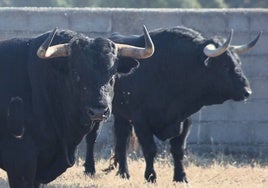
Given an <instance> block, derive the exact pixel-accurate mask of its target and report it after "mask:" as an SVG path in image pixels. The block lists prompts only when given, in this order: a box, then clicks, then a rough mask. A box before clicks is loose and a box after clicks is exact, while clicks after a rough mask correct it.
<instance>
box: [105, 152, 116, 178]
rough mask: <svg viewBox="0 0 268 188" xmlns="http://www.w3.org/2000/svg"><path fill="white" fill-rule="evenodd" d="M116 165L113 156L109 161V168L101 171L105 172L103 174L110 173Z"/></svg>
mask: <svg viewBox="0 0 268 188" xmlns="http://www.w3.org/2000/svg"><path fill="white" fill-rule="evenodd" d="M117 163H118V159H117V157H116V154H113V155H112V157H111V158H110V159H109V166H108V168H105V169H103V170H102V171H103V172H105V174H108V173H110V172H111V171H113V170H114V169H116V167H117Z"/></svg>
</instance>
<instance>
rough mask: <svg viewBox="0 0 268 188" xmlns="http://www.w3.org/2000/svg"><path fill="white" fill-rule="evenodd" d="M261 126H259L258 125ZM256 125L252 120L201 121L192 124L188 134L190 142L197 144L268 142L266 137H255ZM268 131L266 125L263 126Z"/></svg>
mask: <svg viewBox="0 0 268 188" xmlns="http://www.w3.org/2000/svg"><path fill="white" fill-rule="evenodd" d="M260 127H261V126H260ZM255 128H256V126H254V125H252V122H228V121H217V122H201V123H200V124H193V128H192V130H191V133H190V135H189V139H188V140H189V142H190V143H198V144H211V145H213V144H250V143H257V142H259V141H264V142H268V137H266V138H262V139H261V140H259V137H256V134H255V132H258V131H256V129H257V128H256V129H255ZM262 128H264V129H263V130H264V131H268V126H266V127H263V126H262Z"/></svg>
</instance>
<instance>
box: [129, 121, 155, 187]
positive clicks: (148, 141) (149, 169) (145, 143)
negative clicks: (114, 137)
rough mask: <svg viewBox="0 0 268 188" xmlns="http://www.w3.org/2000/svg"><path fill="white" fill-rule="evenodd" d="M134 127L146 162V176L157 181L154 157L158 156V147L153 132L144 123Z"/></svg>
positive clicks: (149, 180)
mask: <svg viewBox="0 0 268 188" xmlns="http://www.w3.org/2000/svg"><path fill="white" fill-rule="evenodd" d="M134 127H135V132H136V135H137V137H138V139H139V143H140V144H141V147H142V151H143V155H144V158H145V162H146V169H145V174H144V177H145V179H146V180H147V181H148V182H151V183H155V182H156V178H157V177H156V172H155V170H154V158H155V156H156V152H157V147H156V144H155V142H154V138H153V133H152V132H151V130H150V129H149V128H148V127H146V126H144V125H139V127H138V126H134Z"/></svg>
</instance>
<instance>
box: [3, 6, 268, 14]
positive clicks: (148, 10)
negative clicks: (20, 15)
mask: <svg viewBox="0 0 268 188" xmlns="http://www.w3.org/2000/svg"><path fill="white" fill-rule="evenodd" d="M0 11H27V12H42V11H60V12H61V11H92V12H94V11H96V12H99V11H101V12H200V13H204V12H219V13H220V12H238V13H239V12H243V13H244V12H264V13H268V9H264V8H251V9H249V8H231V9H225V8H222V9H182V8H91V7H88V8H65V7H0Z"/></svg>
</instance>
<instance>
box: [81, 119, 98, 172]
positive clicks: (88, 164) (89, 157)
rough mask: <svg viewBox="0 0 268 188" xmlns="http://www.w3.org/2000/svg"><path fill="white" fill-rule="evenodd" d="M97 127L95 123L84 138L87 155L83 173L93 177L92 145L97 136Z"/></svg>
mask: <svg viewBox="0 0 268 188" xmlns="http://www.w3.org/2000/svg"><path fill="white" fill-rule="evenodd" d="M99 125H100V124H99V123H96V124H95V125H94V127H93V129H92V130H91V131H90V132H89V133H88V134H87V136H86V144H87V151H86V152H87V153H86V161H85V164H84V167H85V173H86V174H90V175H94V174H95V173H96V170H95V160H94V144H95V141H96V138H97V135H98V129H99Z"/></svg>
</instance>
